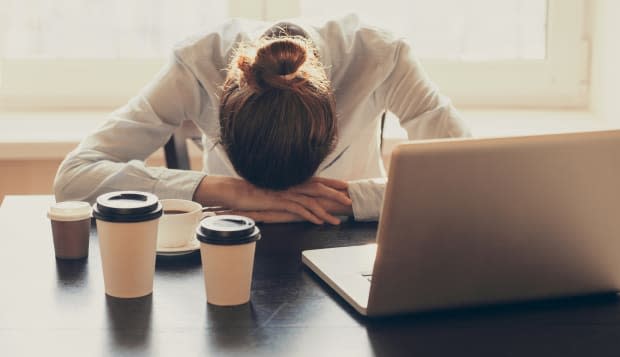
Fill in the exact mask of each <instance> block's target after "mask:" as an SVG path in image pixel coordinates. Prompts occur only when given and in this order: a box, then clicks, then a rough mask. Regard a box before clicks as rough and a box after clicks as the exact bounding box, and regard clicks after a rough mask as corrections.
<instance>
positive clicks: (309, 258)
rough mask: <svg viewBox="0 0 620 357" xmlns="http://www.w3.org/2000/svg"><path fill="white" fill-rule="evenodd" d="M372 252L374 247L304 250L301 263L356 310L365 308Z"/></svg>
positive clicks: (374, 245)
mask: <svg viewBox="0 0 620 357" xmlns="http://www.w3.org/2000/svg"><path fill="white" fill-rule="evenodd" d="M376 252H377V245H376V244H368V245H361V246H352V247H340V248H326V249H315V250H306V251H304V252H302V261H303V263H304V264H306V265H307V266H308V267H309V268H310V269H312V271H314V272H315V273H316V274H317V275H318V276H319V277H320V278H321V279H323V280H324V281H325V282H326V283H327V284H328V285H329V286H330V287H332V288H333V289H334V290H335V291H336V292H337V293H338V294H340V295H341V296H342V297H343V298H344V299H345V300H347V301H348V302H349V303H351V304H352V305H353V306H354V307H355V308H356V309H357V310H358V311H360V310H366V307H367V305H368V294H369V292H370V276H371V272H372V268H373V265H374V261H375V255H376ZM360 312H361V311H360ZM362 313H364V314H365V311H364V312H362Z"/></svg>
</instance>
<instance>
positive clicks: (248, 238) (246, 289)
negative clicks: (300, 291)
mask: <svg viewBox="0 0 620 357" xmlns="http://www.w3.org/2000/svg"><path fill="white" fill-rule="evenodd" d="M260 237H261V235H260V231H259V229H258V227H256V225H255V223H254V221H253V220H252V219H250V218H247V217H243V216H236V215H221V216H211V217H207V218H205V219H203V220H202V221H201V222H200V225H199V226H198V228H197V229H196V238H197V239H198V240H199V241H200V242H201V244H200V257H201V259H202V269H203V274H204V280H205V293H206V296H207V302H208V303H209V304H213V305H219V306H234V305H241V304H245V303H247V302H248V301H250V290H251V285H252V270H253V268H254V251H255V248H256V241H257V240H259V239H260Z"/></svg>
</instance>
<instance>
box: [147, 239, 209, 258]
mask: <svg viewBox="0 0 620 357" xmlns="http://www.w3.org/2000/svg"><path fill="white" fill-rule="evenodd" d="M199 249H200V242H199V241H198V240H197V239H192V240H191V241H190V242H189V243H187V244H186V245H184V246H181V247H173V248H164V247H157V255H164V256H176V255H185V254H191V253H193V252H195V251H197V250H199Z"/></svg>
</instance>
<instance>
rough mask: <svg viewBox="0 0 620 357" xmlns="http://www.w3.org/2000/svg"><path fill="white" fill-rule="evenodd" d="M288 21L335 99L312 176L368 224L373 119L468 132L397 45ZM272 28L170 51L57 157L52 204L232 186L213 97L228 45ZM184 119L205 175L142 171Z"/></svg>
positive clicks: (376, 182)
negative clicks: (197, 141) (315, 54)
mask: <svg viewBox="0 0 620 357" xmlns="http://www.w3.org/2000/svg"><path fill="white" fill-rule="evenodd" d="M290 22H292V23H295V24H297V25H299V26H300V27H302V28H303V29H305V30H306V31H307V32H308V34H309V37H310V39H311V40H312V41H313V42H314V44H315V45H316V46H317V48H318V51H319V56H320V60H321V62H322V63H323V65H324V66H325V68H326V71H327V77H328V78H329V80H330V81H331V85H332V89H333V91H334V95H335V101H336V111H337V118H338V130H339V139H338V143H337V145H336V148H335V150H334V151H333V152H332V153H331V154H330V155H329V156H328V157H327V158H326V159H325V160H324V162H323V164H322V165H321V166H319V170H318V171H317V173H316V175H317V176H323V177H330V178H336V179H341V180H347V181H349V194H350V196H351V199H352V201H353V212H354V216H355V219H356V220H375V219H377V218H378V217H379V213H380V209H381V201H382V199H383V192H384V189H385V170H384V168H383V165H382V161H381V152H380V148H379V142H380V137H379V127H380V116H381V113H383V112H384V111H385V110H389V111H391V112H393V113H394V114H395V115H396V116H397V117H398V118H399V120H400V124H401V126H402V127H403V128H404V129H405V130H406V131H407V134H408V137H409V139H426V138H438V137H460V136H468V135H469V130H468V129H467V127H466V125H465V124H464V123H463V121H462V120H461V118H460V117H459V115H458V113H457V112H456V110H455V109H454V107H453V106H452V104H451V103H450V101H449V100H448V99H447V98H446V97H444V96H442V95H441V94H440V93H439V91H438V89H437V88H436V87H435V86H434V85H433V83H432V82H431V81H430V80H429V79H428V78H427V77H426V75H425V73H424V71H423V69H422V67H421V66H420V64H419V62H418V61H417V60H416V59H415V57H414V55H413V53H412V50H411V47H410V46H409V44H407V42H405V41H404V40H402V39H397V38H394V37H392V35H391V34H389V33H387V32H385V31H382V30H379V29H376V28H373V27H369V26H367V25H365V24H363V23H361V22H360V20H359V19H358V17H357V16H355V15H350V16H347V17H345V18H342V19H337V20H331V21H326V22H321V23H307V22H304V21H303V20H297V21H296V20H292V21H290ZM272 25H273V24H271V23H266V22H257V21H249V20H239V19H233V20H230V21H229V22H227V23H225V24H223V25H221V26H219V27H217V28H215V29H213V30H212V31H211V32H209V33H206V34H203V35H200V36H197V37H194V38H191V39H189V40H187V41H185V42H182V43H181V44H179V45H178V46H177V47H176V48H175V50H174V53H173V56H172V58H171V60H170V62H169V63H168V65H167V66H166V67H165V68H164V69H163V70H162V71H161V72H160V73H159V74H158V75H157V76H156V78H155V79H154V80H153V81H152V82H151V83H150V84H149V85H147V86H146V87H145V88H144V89H143V90H142V91H141V93H140V94H139V95H138V96H136V97H135V98H133V99H132V100H131V101H130V102H129V103H128V104H127V105H125V106H124V107H122V108H120V109H119V110H117V111H115V112H114V113H112V114H111V115H110V117H109V118H108V120H107V121H106V122H105V123H104V124H103V125H102V126H101V127H100V128H98V129H97V130H96V131H95V132H93V133H92V134H90V135H88V136H87V137H86V138H85V139H84V140H83V141H82V142H81V143H80V145H79V146H78V147H77V148H76V149H75V150H74V151H72V152H71V153H69V155H68V156H67V158H65V160H64V161H63V163H62V164H61V166H60V168H59V171H58V174H57V177H56V180H55V182H54V190H55V193H56V198H57V200H59V201H63V200H70V199H71V200H85V201H90V202H93V201H94V200H95V199H96V197H97V196H98V195H100V194H102V193H105V192H110V191H115V190H127V189H131V190H141V191H148V192H153V193H155V194H156V195H157V196H159V197H160V198H162V199H163V198H173V197H175V198H183V199H192V197H193V194H194V191H195V190H196V187H197V186H198V184H199V183H200V181H201V180H202V178H203V177H204V176H205V175H206V174H212V175H228V176H236V177H238V175H237V174H236V172H235V170H234V169H233V167H232V165H231V163H230V161H229V159H228V157H227V155H226V153H225V152H224V150H223V148H222V147H221V146H220V145H218V144H217V141H218V137H219V119H218V118H219V112H218V105H219V100H218V92H219V89H220V86H221V85H222V83H223V82H224V79H225V77H226V68H227V66H228V64H229V61H230V59H231V57H232V50H233V49H234V48H235V46H236V44H237V43H239V41H252V40H254V39H257V38H258V37H260V35H261V34H263V33H264V32H265V31H266V30H267V29H268V28H270V27H271V26H272ZM183 120H192V121H193V122H194V123H195V124H196V126H197V127H198V128H200V129H201V131H202V132H203V144H204V172H198V171H183V170H171V169H167V168H161V167H146V166H145V165H144V162H143V160H145V159H146V158H147V157H148V156H149V155H150V154H152V153H153V152H154V151H155V150H157V149H158V148H160V147H162V146H163V145H164V144H165V143H166V141H167V140H168V139H169V137H170V135H171V134H172V133H173V131H174V130H175V128H176V127H178V126H179V125H180V124H181V122H182V121H183ZM335 159H336V160H335ZM334 160H335V161H334ZM332 161H333V163H332ZM330 163H332V164H331V165H329V164H330ZM326 166H329V167H327V168H325V167H326Z"/></svg>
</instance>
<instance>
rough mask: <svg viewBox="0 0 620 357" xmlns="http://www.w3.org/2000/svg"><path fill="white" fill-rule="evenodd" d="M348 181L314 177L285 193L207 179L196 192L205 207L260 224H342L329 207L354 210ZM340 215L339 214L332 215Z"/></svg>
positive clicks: (229, 180)
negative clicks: (347, 191) (305, 221)
mask: <svg viewBox="0 0 620 357" xmlns="http://www.w3.org/2000/svg"><path fill="white" fill-rule="evenodd" d="M347 187H348V184H347V183H346V182H345V181H341V180H334V179H327V178H320V177H314V178H312V179H310V180H308V181H307V182H306V183H303V184H301V185H298V186H295V187H291V188H289V189H288V190H285V191H272V190H266V189H261V188H257V187H255V186H253V185H252V184H250V183H248V182H247V181H245V180H243V179H238V178H234V177H226V176H206V177H205V178H204V179H203V180H202V182H201V183H200V184H199V185H198V188H197V189H196V192H195V193H194V200H195V201H197V202H199V203H201V204H202V205H203V206H223V207H227V208H229V209H231V211H232V212H231V213H236V214H242V215H245V216H248V217H250V218H253V219H255V220H256V221H259V222H291V221H300V220H308V221H310V222H312V223H315V224H323V223H324V222H328V223H331V224H339V223H340V220H339V219H338V218H337V217H335V216H334V215H332V213H331V212H330V211H329V209H330V208H334V207H339V208H344V209H345V210H346V207H351V199H350V198H349V197H348V195H347V194H346V189H347ZM333 213H339V212H333Z"/></svg>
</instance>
